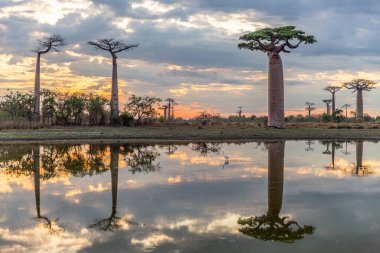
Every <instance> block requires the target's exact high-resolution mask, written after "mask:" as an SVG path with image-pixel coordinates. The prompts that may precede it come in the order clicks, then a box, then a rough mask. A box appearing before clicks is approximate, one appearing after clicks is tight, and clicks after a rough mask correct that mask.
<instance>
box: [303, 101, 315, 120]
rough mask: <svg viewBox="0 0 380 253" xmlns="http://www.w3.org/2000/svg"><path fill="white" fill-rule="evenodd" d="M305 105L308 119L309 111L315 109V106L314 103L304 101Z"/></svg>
mask: <svg viewBox="0 0 380 253" xmlns="http://www.w3.org/2000/svg"><path fill="white" fill-rule="evenodd" d="M305 105H306V108H305V110H306V111H308V115H309V119H310V117H311V112H312V111H314V110H315V107H313V105H314V103H311V102H306V103H305Z"/></svg>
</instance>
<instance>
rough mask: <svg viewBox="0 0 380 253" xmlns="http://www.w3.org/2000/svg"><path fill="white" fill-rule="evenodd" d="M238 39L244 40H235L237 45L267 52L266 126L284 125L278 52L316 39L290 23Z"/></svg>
mask: <svg viewBox="0 0 380 253" xmlns="http://www.w3.org/2000/svg"><path fill="white" fill-rule="evenodd" d="M239 39H240V40H243V41H245V42H242V43H239V45H238V47H239V48H240V49H249V50H252V51H262V52H265V53H267V55H268V59H269V69H268V127H274V128H284V127H285V121H284V114H285V113H284V73H283V72H284V71H283V67H282V60H281V56H280V53H281V52H284V53H290V49H295V48H297V47H298V46H299V45H300V44H301V43H305V44H313V43H315V42H317V41H316V39H315V37H314V36H312V35H305V32H303V31H301V30H296V28H295V27H294V26H283V27H277V28H264V29H260V30H257V31H255V32H251V33H247V34H245V35H243V36H241V37H240V38H239ZM293 41H294V43H292V42H293Z"/></svg>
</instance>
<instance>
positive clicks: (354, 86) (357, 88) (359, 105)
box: [343, 79, 376, 119]
mask: <svg viewBox="0 0 380 253" xmlns="http://www.w3.org/2000/svg"><path fill="white" fill-rule="evenodd" d="M375 84H376V82H374V81H371V80H366V79H354V80H352V81H350V82H346V83H344V84H343V85H344V87H345V88H347V89H349V90H354V91H353V92H356V118H357V119H363V90H364V91H371V90H372V89H375Z"/></svg>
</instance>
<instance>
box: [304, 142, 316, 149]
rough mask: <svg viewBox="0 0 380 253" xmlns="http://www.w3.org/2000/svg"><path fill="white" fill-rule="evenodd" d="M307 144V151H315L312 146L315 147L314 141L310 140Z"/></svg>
mask: <svg viewBox="0 0 380 253" xmlns="http://www.w3.org/2000/svg"><path fill="white" fill-rule="evenodd" d="M306 144H307V147H306V148H305V151H313V150H314V148H312V147H311V146H312V145H314V142H313V141H311V140H308V141H307V142H306Z"/></svg>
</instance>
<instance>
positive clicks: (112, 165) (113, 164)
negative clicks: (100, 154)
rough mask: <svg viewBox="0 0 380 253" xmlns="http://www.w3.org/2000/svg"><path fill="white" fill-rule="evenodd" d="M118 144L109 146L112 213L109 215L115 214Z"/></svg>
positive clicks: (113, 215)
mask: <svg viewBox="0 0 380 253" xmlns="http://www.w3.org/2000/svg"><path fill="white" fill-rule="evenodd" d="M119 148H120V147H119V146H117V145H111V146H110V153H111V157H110V169H111V185H112V214H111V217H115V216H116V207H117V185H118V177H119Z"/></svg>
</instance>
